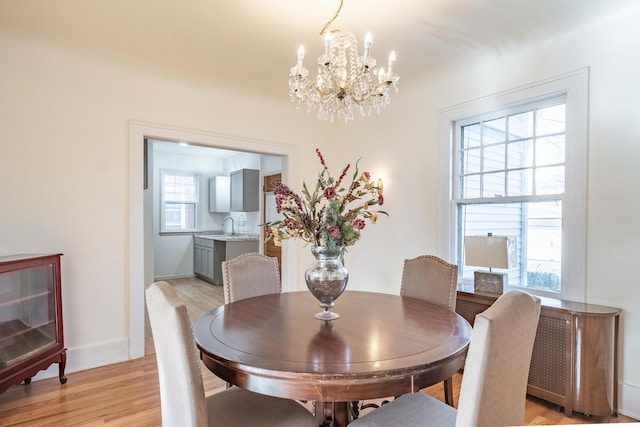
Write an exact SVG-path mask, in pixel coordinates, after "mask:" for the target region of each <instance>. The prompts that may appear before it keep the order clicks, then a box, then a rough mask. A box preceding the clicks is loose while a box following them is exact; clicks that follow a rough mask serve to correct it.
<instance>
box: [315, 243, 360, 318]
mask: <svg viewBox="0 0 640 427" xmlns="http://www.w3.org/2000/svg"><path fill="white" fill-rule="evenodd" d="M341 251H342V248H341V247H338V248H335V249H328V248H327V247H326V246H313V247H312V248H311V253H312V254H313V256H314V257H316V261H315V262H314V263H312V264H311V265H309V266H308V267H307V269H306V270H305V273H304V279H305V281H306V282H307V287H308V288H309V291H310V292H311V294H312V295H313V296H314V297H315V298H316V299H317V300H318V301H320V307H322V311H321V312H320V313H317V314H316V315H315V317H316V318H317V319H320V320H333V319H337V318H338V317H340V315H339V314H338V313H336V312H333V311H331V309H332V308H333V306H334V305H335V301H336V299H338V297H339V296H340V295H342V293H343V292H344V290H345V288H346V287H347V282H348V281H349V272H348V271H347V269H346V268H344V266H343V265H342V263H341V262H340V259H339V257H340V253H341Z"/></svg>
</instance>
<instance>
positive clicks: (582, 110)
mask: <svg viewBox="0 0 640 427" xmlns="http://www.w3.org/2000/svg"><path fill="white" fill-rule="evenodd" d="M588 92H589V69H588V68H587V67H585V68H581V69H578V70H575V71H572V72H569V73H566V74H562V75H560V76H556V77H553V78H549V79H545V80H542V81H539V82H536V83H533V84H530V85H525V86H521V87H518V88H515V89H512V90H508V91H504V92H500V93H497V94H493V95H489V96H486V97H483V98H479V99H477V100H472V101H469V102H467V103H463V104H460V105H456V106H453V107H450V108H446V109H443V110H441V111H440V117H439V137H438V140H439V160H440V161H439V166H440V170H439V177H440V188H439V196H438V197H439V201H440V203H438V207H439V209H438V224H439V226H440V227H439V232H438V248H439V250H440V251H441V253H443V254H448V257H449V260H451V262H454V263H456V264H457V263H458V259H457V245H456V242H457V211H456V209H457V204H456V203H454V195H456V196H457V194H456V193H455V192H456V191H458V189H459V187H455V186H456V185H457V183H458V181H457V180H458V177H457V167H458V166H457V165H456V162H458V160H459V153H458V147H457V146H456V144H455V138H454V136H455V132H456V126H457V123H459V122H461V121H463V120H466V119H469V118H471V117H474V116H480V115H484V114H486V113H491V112H497V111H508V110H510V109H512V108H514V107H517V106H520V105H523V104H528V103H531V102H534V101H539V100H543V99H546V98H552V97H555V96H559V95H564V96H565V97H566V163H565V192H564V196H563V214H562V268H561V291H560V293H559V294H558V293H556V292H547V291H543V290H535V289H529V288H518V289H523V290H526V291H527V292H530V293H532V294H536V295H540V296H550V297H556V298H558V297H560V298H562V299H567V300H573V301H580V302H584V301H585V299H586V291H585V290H586V242H587V239H586V227H587V154H588V153H587V148H588V147H587V145H588V126H589V123H588V103H589V99H588Z"/></svg>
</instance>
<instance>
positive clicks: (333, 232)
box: [327, 225, 340, 237]
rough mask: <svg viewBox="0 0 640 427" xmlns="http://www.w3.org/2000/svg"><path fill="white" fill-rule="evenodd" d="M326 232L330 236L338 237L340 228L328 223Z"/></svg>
mask: <svg viewBox="0 0 640 427" xmlns="http://www.w3.org/2000/svg"><path fill="white" fill-rule="evenodd" d="M327 232H328V233H329V236H330V237H338V235H339V234H340V229H339V228H338V226H337V225H330V226H328V227H327Z"/></svg>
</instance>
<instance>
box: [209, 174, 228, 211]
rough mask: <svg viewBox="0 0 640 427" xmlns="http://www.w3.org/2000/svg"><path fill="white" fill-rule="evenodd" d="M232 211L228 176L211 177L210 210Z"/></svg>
mask: <svg viewBox="0 0 640 427" xmlns="http://www.w3.org/2000/svg"><path fill="white" fill-rule="evenodd" d="M230 211H231V199H230V189H229V177H228V176H214V177H213V178H209V212H221V213H227V212H230Z"/></svg>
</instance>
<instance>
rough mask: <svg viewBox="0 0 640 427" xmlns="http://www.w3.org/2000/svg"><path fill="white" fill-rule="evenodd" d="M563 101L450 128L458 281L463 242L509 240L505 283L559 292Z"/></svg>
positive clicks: (468, 273) (467, 271)
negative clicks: (512, 250)
mask: <svg viewBox="0 0 640 427" xmlns="http://www.w3.org/2000/svg"><path fill="white" fill-rule="evenodd" d="M565 121H566V115H565V96H564V95H561V96H558V97H554V98H552V99H545V100H541V101H537V102H533V103H527V104H525V105H521V106H519V107H517V108H513V109H512V110H511V111H503V112H502V111H501V112H493V113H490V114H486V115H484V116H481V117H474V118H471V119H466V120H459V121H457V122H456V132H455V135H456V145H458V150H457V158H458V159H459V165H458V166H459V167H458V169H457V178H458V179H457V182H458V183H459V190H458V191H457V194H458V196H457V197H456V198H455V199H454V204H455V205H456V211H457V218H456V221H457V224H458V227H459V228H458V229H459V232H458V233H457V240H458V241H457V244H456V247H457V248H458V251H459V252H458V260H461V261H462V262H460V266H459V267H460V270H459V271H460V273H461V274H460V276H461V277H462V278H465V279H472V278H473V272H474V270H477V268H475V267H470V266H467V265H466V263H465V262H464V260H465V254H464V244H463V242H464V238H465V237H466V236H475V235H487V234H488V233H492V234H493V235H505V236H512V237H514V238H515V242H516V247H517V248H518V251H517V253H518V257H517V262H516V264H515V265H513V266H512V267H511V268H510V269H509V270H508V271H507V273H508V283H509V285H512V286H522V287H528V288H535V289H545V290H549V291H554V292H559V291H560V289H561V288H560V283H561V280H560V279H561V274H562V268H561V266H562V201H563V198H564V189H565V185H564V176H565V131H566V128H565Z"/></svg>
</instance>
